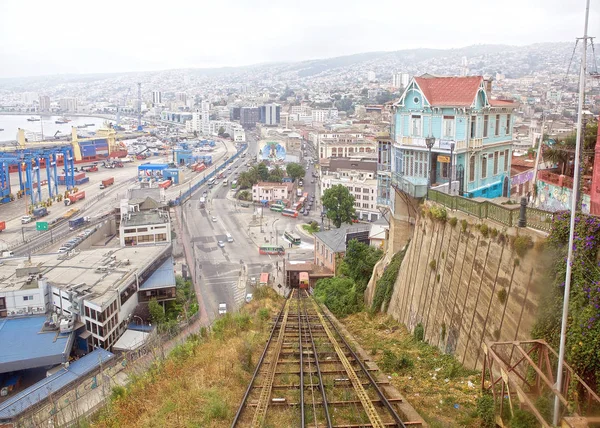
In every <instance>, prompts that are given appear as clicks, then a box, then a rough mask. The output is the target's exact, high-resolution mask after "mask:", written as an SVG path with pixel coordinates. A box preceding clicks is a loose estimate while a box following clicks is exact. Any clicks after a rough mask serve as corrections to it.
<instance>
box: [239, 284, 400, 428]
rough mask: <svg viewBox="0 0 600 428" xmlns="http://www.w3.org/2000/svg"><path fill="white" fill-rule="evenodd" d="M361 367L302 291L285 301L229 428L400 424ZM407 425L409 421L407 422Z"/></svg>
mask: <svg viewBox="0 0 600 428" xmlns="http://www.w3.org/2000/svg"><path fill="white" fill-rule="evenodd" d="M373 371H374V370H373V369H370V368H367V367H366V366H365V364H364V362H363V361H361V360H360V358H359V357H358V356H357V354H356V353H355V352H354V350H353V349H352V348H351V347H350V345H349V344H348V342H347V341H346V339H345V338H344V337H343V336H342V335H341V333H340V332H339V331H338V329H337V327H336V325H335V324H334V323H333V322H332V320H331V319H330V318H329V316H328V315H327V314H326V313H324V312H323V311H322V310H321V308H320V306H319V305H318V304H317V302H316V301H315V300H314V299H313V298H312V297H311V296H309V295H308V293H307V292H306V290H298V289H295V290H293V291H292V294H291V295H290V297H289V298H288V299H287V300H286V302H285V304H284V306H283V308H282V309H281V311H280V313H279V315H278V316H277V317H276V319H275V323H274V325H273V328H272V330H271V334H270V336H269V340H268V342H267V344H266V346H265V349H264V351H263V353H262V355H261V358H260V360H259V361H258V364H257V367H256V370H255V371H254V375H253V377H252V380H251V381H250V384H249V385H248V389H247V390H246V393H245V395H244V398H243V399H242V403H241V405H240V407H239V409H238V411H237V414H236V415H235V419H234V420H233V423H232V427H253V428H258V427H269V426H274V427H275V426H281V427H283V426H285V427H288V426H290V427H298V426H300V427H311V428H313V427H340V428H341V427H344V428H353V427H357V428H358V427H395V426H397V427H404V426H406V425H405V423H404V422H402V420H401V419H400V416H399V415H398V413H397V411H396V407H395V403H397V402H399V401H400V400H399V399H395V400H393V399H388V398H386V396H385V394H384V392H383V390H382V388H381V386H382V385H384V384H386V383H387V382H385V381H381V380H376V379H375V377H374V374H373V373H372V372H373ZM409 425H410V423H409Z"/></svg>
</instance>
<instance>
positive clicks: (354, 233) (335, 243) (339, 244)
mask: <svg viewBox="0 0 600 428" xmlns="http://www.w3.org/2000/svg"><path fill="white" fill-rule="evenodd" d="M370 230H371V227H370V225H353V226H348V225H342V227H340V228H339V229H331V230H326V231H323V232H317V233H315V234H314V235H313V236H314V238H315V245H314V254H315V261H314V263H315V265H317V266H319V267H322V268H325V269H327V270H329V271H330V272H332V273H336V269H337V268H338V266H339V262H340V260H341V259H343V257H344V255H345V254H346V246H347V245H348V242H350V241H351V240H353V239H356V240H357V241H359V242H363V243H365V244H367V245H369V232H370Z"/></svg>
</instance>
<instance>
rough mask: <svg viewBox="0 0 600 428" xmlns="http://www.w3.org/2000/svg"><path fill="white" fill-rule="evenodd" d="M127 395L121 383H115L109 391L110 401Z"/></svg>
mask: <svg viewBox="0 0 600 428" xmlns="http://www.w3.org/2000/svg"><path fill="white" fill-rule="evenodd" d="M126 396H127V389H126V388H125V387H123V386H121V385H115V386H113V387H112V390H111V392H110V399H111V400H112V401H115V400H118V399H120V398H124V397H126Z"/></svg>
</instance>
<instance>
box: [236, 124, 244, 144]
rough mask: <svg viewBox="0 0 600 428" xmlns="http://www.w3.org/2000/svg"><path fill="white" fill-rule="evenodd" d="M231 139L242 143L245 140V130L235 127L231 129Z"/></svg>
mask: <svg viewBox="0 0 600 428" xmlns="http://www.w3.org/2000/svg"><path fill="white" fill-rule="evenodd" d="M233 141H235V142H236V143H243V142H245V141H246V131H244V129H243V128H235V129H234V130H233Z"/></svg>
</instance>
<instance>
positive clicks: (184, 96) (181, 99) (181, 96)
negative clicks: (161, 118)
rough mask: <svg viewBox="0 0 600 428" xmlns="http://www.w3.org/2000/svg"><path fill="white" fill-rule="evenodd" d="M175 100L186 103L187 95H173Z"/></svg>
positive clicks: (182, 93) (181, 93)
mask: <svg viewBox="0 0 600 428" xmlns="http://www.w3.org/2000/svg"><path fill="white" fill-rule="evenodd" d="M175 99H176V100H177V102H180V103H183V104H185V103H187V94H186V93H185V92H177V93H176V94H175Z"/></svg>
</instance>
